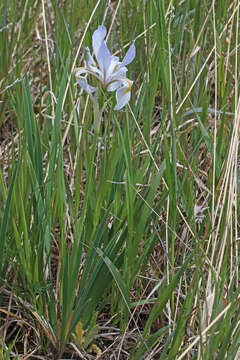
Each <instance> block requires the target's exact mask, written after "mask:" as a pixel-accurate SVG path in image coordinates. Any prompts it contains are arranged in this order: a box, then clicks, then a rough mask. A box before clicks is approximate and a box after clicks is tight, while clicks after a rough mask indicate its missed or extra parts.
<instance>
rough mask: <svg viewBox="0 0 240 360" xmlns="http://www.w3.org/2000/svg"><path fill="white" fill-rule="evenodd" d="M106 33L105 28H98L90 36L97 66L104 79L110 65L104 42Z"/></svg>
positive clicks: (109, 55)
mask: <svg viewBox="0 0 240 360" xmlns="http://www.w3.org/2000/svg"><path fill="white" fill-rule="evenodd" d="M106 33H107V30H106V28H105V26H99V27H98V28H97V30H95V31H94V33H93V36H92V46H93V51H94V54H95V56H96V59H97V62H98V65H99V67H100V69H101V71H102V72H103V74H104V76H103V77H104V79H105V77H106V72H107V69H108V67H109V65H110V63H111V53H110V51H109V49H108V47H107V44H106V41H105V40H104V39H105V36H106Z"/></svg>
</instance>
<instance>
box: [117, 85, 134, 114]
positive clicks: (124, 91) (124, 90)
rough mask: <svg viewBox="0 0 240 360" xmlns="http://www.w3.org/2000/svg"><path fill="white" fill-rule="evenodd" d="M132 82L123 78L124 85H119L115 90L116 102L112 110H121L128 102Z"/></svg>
mask: <svg viewBox="0 0 240 360" xmlns="http://www.w3.org/2000/svg"><path fill="white" fill-rule="evenodd" d="M125 80H126V81H125ZM132 83H133V82H132V81H130V80H128V79H124V82H123V84H124V86H122V87H120V88H119V89H118V90H117V91H116V100H117V104H116V105H115V107H114V110H121V109H122V108H123V107H124V106H125V105H126V104H127V103H128V102H129V100H130V97H131V87H132Z"/></svg>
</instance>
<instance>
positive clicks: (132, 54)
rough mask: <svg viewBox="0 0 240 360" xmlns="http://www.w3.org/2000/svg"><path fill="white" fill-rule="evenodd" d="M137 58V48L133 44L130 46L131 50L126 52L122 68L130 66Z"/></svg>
mask: <svg viewBox="0 0 240 360" xmlns="http://www.w3.org/2000/svg"><path fill="white" fill-rule="evenodd" d="M135 56H136V48H135V45H134V43H132V45H131V46H130V48H129V49H128V51H127V52H126V55H125V56H124V58H123V61H122V63H121V66H127V65H128V64H130V63H131V62H132V61H133V59H134V58H135Z"/></svg>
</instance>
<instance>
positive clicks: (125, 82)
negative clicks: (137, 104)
mask: <svg viewBox="0 0 240 360" xmlns="http://www.w3.org/2000/svg"><path fill="white" fill-rule="evenodd" d="M106 34H107V30H106V28H105V27H104V26H99V27H98V28H97V30H95V31H94V33H93V36H92V47H93V52H94V55H95V59H96V61H95V60H94V58H93V56H92V55H91V53H90V50H89V48H86V53H87V58H86V66H85V67H80V68H77V70H76V78H77V81H78V83H79V85H80V86H81V87H82V89H83V90H85V91H86V92H87V93H88V94H90V95H91V94H92V93H94V92H95V91H96V90H97V88H95V87H93V86H91V85H89V84H88V82H87V78H86V77H85V76H82V75H83V74H90V75H93V76H94V77H95V78H97V79H98V80H99V81H100V83H101V86H102V88H103V89H104V90H105V89H106V90H107V91H116V100H117V103H116V105H115V107H114V110H120V109H122V108H123V107H124V106H125V105H126V104H127V103H128V102H129V100H130V97H131V88H132V83H133V82H132V81H131V80H129V79H128V78H127V77H126V73H127V67H126V66H127V65H128V64H130V63H131V62H132V61H133V59H134V58H135V55H136V49H135V45H134V43H133V44H132V45H131V46H130V47H129V49H128V51H127V53H126V55H125V56H124V58H123V60H122V62H120V61H119V58H118V57H117V56H114V55H111V53H110V51H109V49H108V47H107V44H106V41H105V37H106Z"/></svg>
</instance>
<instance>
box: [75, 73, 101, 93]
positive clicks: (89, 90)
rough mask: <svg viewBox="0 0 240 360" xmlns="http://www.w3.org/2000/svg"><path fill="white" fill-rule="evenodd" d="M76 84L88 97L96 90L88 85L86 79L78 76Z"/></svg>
mask: <svg viewBox="0 0 240 360" xmlns="http://www.w3.org/2000/svg"><path fill="white" fill-rule="evenodd" d="M77 82H78V84H79V85H80V86H81V88H82V89H83V90H84V91H86V93H88V94H89V95H90V94H92V93H93V92H95V91H96V90H97V88H95V87H94V86H91V85H89V84H88V82H87V79H86V78H85V77H83V76H78V77H77Z"/></svg>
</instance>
